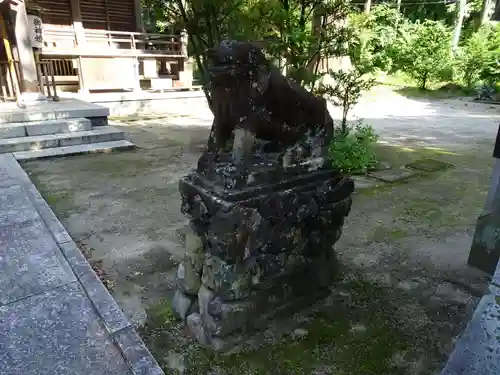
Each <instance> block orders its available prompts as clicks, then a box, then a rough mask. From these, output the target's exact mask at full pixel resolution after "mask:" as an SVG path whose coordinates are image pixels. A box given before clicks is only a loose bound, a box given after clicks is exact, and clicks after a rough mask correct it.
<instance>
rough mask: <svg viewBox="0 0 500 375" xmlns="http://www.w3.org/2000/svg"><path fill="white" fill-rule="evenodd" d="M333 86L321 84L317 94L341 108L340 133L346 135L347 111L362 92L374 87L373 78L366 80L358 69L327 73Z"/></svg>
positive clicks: (355, 102) (357, 100)
mask: <svg viewBox="0 0 500 375" xmlns="http://www.w3.org/2000/svg"><path fill="white" fill-rule="evenodd" d="M328 74H329V76H330V77H331V79H332V81H333V84H321V85H320V86H319V88H318V90H317V92H316V93H317V94H318V95H321V96H323V97H325V99H327V100H328V101H331V102H333V103H334V104H335V105H338V106H341V107H342V125H341V132H342V133H344V134H345V133H347V130H348V129H347V116H348V114H349V111H350V110H351V109H352V108H353V107H354V106H355V105H356V104H357V103H358V102H359V99H360V98H361V95H362V94H363V92H364V91H368V90H370V89H371V88H372V87H373V86H374V85H375V79H374V78H367V77H365V76H364V75H363V72H362V71H361V70H360V69H358V68H356V67H355V68H353V69H351V70H349V71H343V70H339V71H332V70H330V71H329V72H328Z"/></svg>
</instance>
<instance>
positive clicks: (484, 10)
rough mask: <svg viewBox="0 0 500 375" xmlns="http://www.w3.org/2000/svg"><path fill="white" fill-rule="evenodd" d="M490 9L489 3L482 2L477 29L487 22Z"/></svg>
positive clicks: (487, 1)
mask: <svg viewBox="0 0 500 375" xmlns="http://www.w3.org/2000/svg"><path fill="white" fill-rule="evenodd" d="M490 8H491V1H490V0H483V3H482V5H481V17H479V24H478V27H481V26H483V25H484V24H486V23H487V22H488V15H489V11H490Z"/></svg>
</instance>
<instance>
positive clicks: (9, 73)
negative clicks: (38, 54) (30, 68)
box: [0, 61, 19, 102]
mask: <svg viewBox="0 0 500 375" xmlns="http://www.w3.org/2000/svg"><path fill="white" fill-rule="evenodd" d="M18 72H19V65H18V62H17V61H11V62H10V63H9V62H8V61H0V101H3V102H6V101H16V100H18V98H19V81H18Z"/></svg>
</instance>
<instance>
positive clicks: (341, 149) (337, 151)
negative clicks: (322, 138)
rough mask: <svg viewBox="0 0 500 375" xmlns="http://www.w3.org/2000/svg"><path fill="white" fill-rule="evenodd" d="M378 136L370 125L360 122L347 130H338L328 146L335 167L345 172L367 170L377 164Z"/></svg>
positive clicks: (329, 155) (330, 158) (329, 156)
mask: <svg viewBox="0 0 500 375" xmlns="http://www.w3.org/2000/svg"><path fill="white" fill-rule="evenodd" d="M377 140H378V136H377V135H376V134H375V131H374V130H373V128H372V127H371V126H370V125H366V124H363V123H362V122H358V123H357V124H356V125H354V126H351V127H348V130H347V132H345V133H344V132H337V133H336V134H335V136H334V137H333V139H332V141H331V143H330V146H329V148H328V158H329V160H330V162H331V164H332V166H333V167H334V168H338V169H339V170H340V171H342V172H345V173H352V172H359V171H366V170H368V169H369V168H371V167H374V166H376V165H377V158H376V154H375V144H376V143H377Z"/></svg>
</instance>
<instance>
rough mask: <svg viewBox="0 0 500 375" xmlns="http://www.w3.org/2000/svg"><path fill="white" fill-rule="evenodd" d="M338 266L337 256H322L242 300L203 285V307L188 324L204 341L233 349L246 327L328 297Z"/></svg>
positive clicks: (261, 326) (258, 325)
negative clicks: (225, 298)
mask: <svg viewBox="0 0 500 375" xmlns="http://www.w3.org/2000/svg"><path fill="white" fill-rule="evenodd" d="M336 269H337V267H336V261H335V259H334V258H333V257H330V258H329V259H328V258H327V257H319V258H317V259H314V260H313V261H312V262H310V263H308V264H304V265H303V266H301V267H296V268H295V269H294V270H293V272H290V273H288V274H283V275H280V276H278V277H275V278H273V279H269V280H268V282H266V285H262V286H261V287H260V288H259V289H254V290H253V291H252V293H251V295H249V296H248V297H247V298H245V299H240V300H230V301H228V300H224V299H223V298H221V297H220V296H219V295H217V293H216V292H215V291H214V290H212V289H210V288H208V287H207V286H206V285H202V286H201V288H200V290H199V292H198V304H199V311H197V312H194V313H192V314H191V315H190V316H188V318H187V323H188V324H187V325H188V328H189V330H190V332H191V333H192V334H193V336H195V337H196V338H197V339H198V341H199V342H200V343H202V344H203V345H207V346H210V347H212V348H213V349H214V350H217V351H225V350H228V349H231V348H232V347H233V346H235V345H237V344H239V343H241V342H242V340H243V338H244V336H245V335H244V333H245V332H246V331H251V330H256V329H257V330H264V329H266V328H267V327H268V325H269V323H270V321H271V320H272V319H273V318H276V317H277V316H280V315H281V314H283V315H288V316H289V315H290V314H292V313H294V312H296V311H299V310H300V309H302V308H305V307H307V306H310V305H311V304H313V303H315V302H317V301H318V300H320V299H321V298H325V297H326V296H327V295H328V293H329V288H328V286H329V285H330V284H331V282H332V281H333V277H334V275H335V274H336V272H335V271H336Z"/></svg>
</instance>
